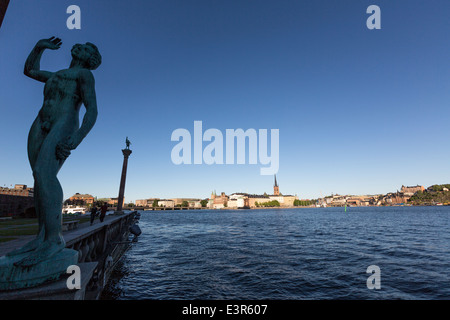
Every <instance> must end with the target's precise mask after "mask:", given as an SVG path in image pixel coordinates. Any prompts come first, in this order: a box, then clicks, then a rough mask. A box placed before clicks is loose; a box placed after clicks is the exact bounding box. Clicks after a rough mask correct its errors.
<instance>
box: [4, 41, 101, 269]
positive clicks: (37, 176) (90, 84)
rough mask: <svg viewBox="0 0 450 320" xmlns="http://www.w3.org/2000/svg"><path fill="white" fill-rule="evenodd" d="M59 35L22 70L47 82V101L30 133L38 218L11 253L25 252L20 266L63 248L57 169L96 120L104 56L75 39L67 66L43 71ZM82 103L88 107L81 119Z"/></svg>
mask: <svg viewBox="0 0 450 320" xmlns="http://www.w3.org/2000/svg"><path fill="white" fill-rule="evenodd" d="M61 44H62V42H61V39H59V38H55V37H51V38H49V39H42V40H39V41H38V42H37V44H36V46H35V47H34V49H33V50H32V51H31V53H30V55H29V56H28V58H27V60H26V62H25V69H24V73H25V75H27V76H28V77H30V78H32V79H35V80H38V81H41V82H44V83H45V86H44V103H43V105H42V108H41V110H40V111H39V114H38V116H37V118H36V120H35V121H34V123H33V125H32V126H31V129H30V133H29V135H28V159H29V162H30V165H31V168H32V170H33V177H34V198H35V209H36V213H37V216H38V220H39V232H38V235H37V237H36V238H35V239H34V240H32V241H31V242H29V243H27V244H26V245H25V246H23V247H22V248H20V249H18V250H16V251H13V252H10V253H9V254H8V256H17V255H19V254H23V253H27V254H26V255H25V257H24V258H23V259H20V260H18V261H17V262H16V263H15V265H16V266H23V267H26V266H31V265H34V264H36V263H38V262H39V261H41V260H43V259H47V258H49V257H51V256H52V255H54V254H56V253H57V252H59V251H60V250H62V249H63V248H64V247H65V241H64V238H63V237H62V234H61V219H62V217H61V214H62V203H63V190H62V188H61V185H60V183H59V181H58V179H57V177H56V176H57V174H58V172H59V170H60V169H61V167H62V165H63V164H64V161H65V160H66V159H67V157H68V156H69V155H70V151H71V150H74V149H75V148H76V147H77V146H78V145H79V144H80V143H81V141H82V140H83V139H84V138H85V137H86V135H87V134H88V133H89V131H90V130H91V129H92V127H93V126H94V124H95V121H96V119H97V101H96V96H95V88H94V86H95V83H94V76H93V75H92V73H91V70H94V69H96V68H97V67H98V66H99V65H100V64H101V55H100V53H99V51H98V49H97V47H96V46H95V45H93V44H92V43H89V42H88V43H86V44H76V45H74V46H73V48H72V51H71V53H72V62H71V64H70V67H69V68H68V69H64V70H60V71H57V72H49V71H43V70H40V59H41V56H42V53H43V52H44V50H45V49H51V50H57V49H59V48H60V46H61ZM81 104H84V106H85V107H86V114H85V115H84V118H83V123H82V124H81V127H80V124H79V111H80V107H81Z"/></svg>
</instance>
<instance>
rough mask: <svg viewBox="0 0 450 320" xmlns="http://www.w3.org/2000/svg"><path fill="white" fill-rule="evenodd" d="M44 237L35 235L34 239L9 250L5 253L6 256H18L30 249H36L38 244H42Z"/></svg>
mask: <svg viewBox="0 0 450 320" xmlns="http://www.w3.org/2000/svg"><path fill="white" fill-rule="evenodd" d="M43 239H44V237H41V236H37V237H36V238H35V239H33V240H31V241H30V242H27V243H26V244H25V245H24V246H23V247H21V248H19V249H16V250H13V251H11V252H8V253H7V254H6V256H7V257H13V256H18V255H21V254H24V253H27V252H30V251H34V250H36V249H37V248H38V247H39V246H40V245H42V242H43Z"/></svg>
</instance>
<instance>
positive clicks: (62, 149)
mask: <svg viewBox="0 0 450 320" xmlns="http://www.w3.org/2000/svg"><path fill="white" fill-rule="evenodd" d="M75 148H76V145H75V143H74V142H73V138H72V137H68V138H66V139H65V140H63V141H61V142H59V143H58V144H57V145H56V158H57V159H59V160H66V159H67V157H69V156H70V151H71V150H74V149H75Z"/></svg>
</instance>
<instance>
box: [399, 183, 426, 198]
mask: <svg viewBox="0 0 450 320" xmlns="http://www.w3.org/2000/svg"><path fill="white" fill-rule="evenodd" d="M424 190H425V188H424V186H419V185H417V186H413V187H405V186H402V188H401V190H400V192H402V193H404V194H406V195H411V196H412V195H414V193H416V192H417V191H424Z"/></svg>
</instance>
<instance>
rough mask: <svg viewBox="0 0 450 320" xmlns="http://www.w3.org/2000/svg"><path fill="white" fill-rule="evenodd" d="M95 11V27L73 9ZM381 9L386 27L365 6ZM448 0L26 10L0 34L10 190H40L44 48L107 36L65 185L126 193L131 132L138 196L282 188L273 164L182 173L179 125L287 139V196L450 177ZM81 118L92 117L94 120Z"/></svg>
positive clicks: (14, 12) (368, 190) (63, 63)
mask: <svg viewBox="0 0 450 320" xmlns="http://www.w3.org/2000/svg"><path fill="white" fill-rule="evenodd" d="M72 4H76V5H78V6H79V7H80V8H81V30H69V29H68V28H67V27H66V20H67V18H68V17H69V15H68V14H66V8H67V7H68V6H69V5H72ZM372 4H376V5H378V6H379V7H380V8H381V19H382V20H381V21H382V22H381V23H382V29H381V30H368V29H367V27H366V20H367V18H368V17H369V15H368V14H367V13H366V9H367V7H368V6H369V5H372ZM449 13H450V2H449V1H448V0H434V1H424V0H422V1H417V0H408V1H406V0H397V1H387V0H370V1H365V0H347V1H332V0H327V1H325V0H316V1H300V0H297V1H294V0H289V1H288V0H286V1H283V0H281V1H279V0H277V1H273V0H271V1H268V0H258V1H256V0H239V1H238V0H233V1H230V0H228V1H223V0H216V1H211V0H208V1H206V0H183V1H181V0H179V1H174V0H159V1H153V0H152V1H148V0H146V1H143V0H130V1H116V0H110V1H100V0H96V1H93V0H90V1H85V0H76V1H64V0H58V1H56V0H53V1H50V0H41V1H39V2H38V1H32V0H23V1H12V2H11V3H10V5H9V8H8V11H7V13H6V16H5V20H4V22H3V25H2V27H1V29H0V70H1V71H0V109H1V117H0V128H1V130H2V138H1V139H0V150H1V151H0V164H1V166H0V185H1V186H4V185H6V186H9V185H14V184H16V183H19V184H28V185H32V184H33V179H32V173H31V169H30V167H29V164H28V160H27V151H26V145H27V135H28V131H29V128H30V126H31V124H32V122H33V120H34V119H35V117H36V115H37V113H38V111H39V109H40V107H41V105H42V100H43V96H42V91H43V84H42V83H39V82H36V81H34V80H32V79H29V78H27V77H26V76H24V75H23V65H24V62H25V60H26V58H27V56H28V54H29V52H30V50H31V49H32V48H33V46H34V44H35V43H36V42H37V41H38V40H39V39H42V38H48V37H50V36H53V35H55V36H58V37H60V38H61V39H62V40H63V45H62V47H61V48H60V50H58V51H48V52H45V53H44V55H43V58H42V61H41V68H42V69H45V70H50V71H57V70H60V69H63V68H67V67H68V66H69V64H70V59H71V57H70V48H71V47H72V45H73V44H75V43H84V42H87V41H89V42H93V43H95V44H96V45H97V46H98V47H99V49H100V51H101V53H102V56H103V63H102V65H101V66H100V67H99V68H98V69H97V70H95V71H94V72H93V73H94V76H95V79H96V92H97V102H98V108H99V116H98V119H97V123H96V125H95V127H94V128H93V129H92V131H91V132H90V134H89V135H88V136H87V137H86V139H85V140H84V141H83V142H82V144H81V145H80V146H79V147H78V148H77V149H76V150H75V151H73V152H72V155H71V156H70V157H69V159H68V160H67V161H66V163H65V164H64V166H63V168H62V169H61V171H60V173H59V175H58V177H59V179H60V182H61V184H62V187H63V190H64V195H65V198H67V197H70V196H71V195H73V194H74V193H76V192H80V193H90V194H92V195H94V196H98V197H117V194H118V189H119V182H120V174H121V169H122V161H123V156H122V153H121V151H120V150H121V149H122V148H124V146H125V137H127V136H128V137H129V139H130V141H131V143H132V145H131V149H132V150H133V154H132V155H131V157H130V160H129V167H128V176H127V186H126V194H125V197H126V201H134V200H136V199H143V198H149V197H160V198H171V197H200V198H204V197H207V196H209V194H210V193H211V191H212V190H216V191H217V192H221V191H224V192H226V193H232V192H239V191H242V192H250V193H263V192H268V193H270V192H272V186H273V177H271V176H262V175H260V167H261V165H260V164H258V165H248V164H246V165H205V164H203V165H180V166H176V165H174V164H173V163H172V161H171V158H170V154H171V150H172V148H173V147H174V146H175V144H176V143H175V142H172V141H171V140H170V137H171V134H172V131H174V130H175V129H177V128H186V129H188V130H189V131H191V133H193V126H194V121H195V120H201V121H203V128H204V130H206V129H208V128H217V129H219V130H221V131H222V132H223V133H225V130H226V129H237V128H242V129H244V130H245V129H249V128H254V129H279V132H280V154H279V159H280V169H279V171H278V174H277V178H278V182H279V185H280V191H281V192H282V193H285V194H297V195H298V196H299V197H300V198H317V197H320V196H325V195H328V194H331V193H339V194H376V193H387V192H390V191H396V190H397V189H400V187H401V185H402V184H404V185H416V184H421V185H424V186H429V185H432V184H439V183H449V182H450V171H449V167H448V159H449V158H450V148H448V143H449V137H450V135H449V132H448V121H449V119H450V111H449V101H450V90H449V89H450V77H449V76H450V59H449V57H450V55H449V53H450V50H449V49H450V43H449V41H448V33H449V31H450V24H449V22H448V14H449ZM80 116H81V117H82V116H83V113H81V115H80Z"/></svg>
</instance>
